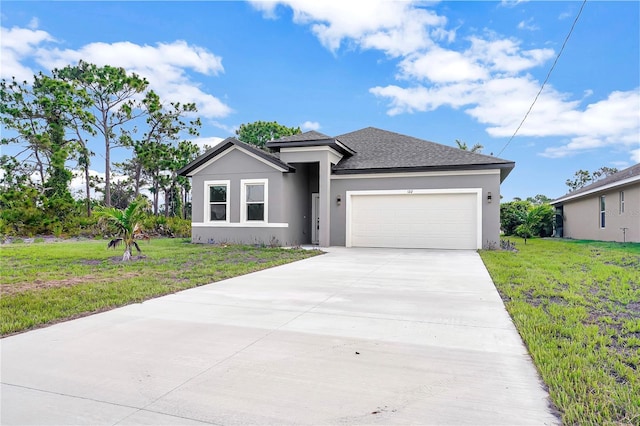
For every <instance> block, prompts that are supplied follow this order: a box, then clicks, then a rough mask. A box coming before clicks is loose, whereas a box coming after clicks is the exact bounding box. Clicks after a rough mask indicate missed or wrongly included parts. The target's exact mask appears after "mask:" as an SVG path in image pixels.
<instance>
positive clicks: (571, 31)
mask: <svg viewBox="0 0 640 426" xmlns="http://www.w3.org/2000/svg"><path fill="white" fill-rule="evenodd" d="M585 4H587V0H584V1H583V2H582V5H581V6H580V10H579V11H578V14H577V15H576V19H574V20H573V24H572V25H571V29H570V30H569V33H568V34H567V36H566V37H565V39H564V43H562V47H561V48H560V51H559V52H558V55H557V56H556V59H555V60H554V61H553V64H552V65H551V68H549V72H548V73H547V77H546V78H545V79H544V81H543V82H542V86H540V90H538V93H537V94H536V97H535V98H534V99H533V102H531V106H530V107H529V110H528V111H527V113H526V114H525V115H524V117H523V118H522V121H521V122H520V124H519V125H518V128H517V129H516V131H515V132H513V135H511V137H510V138H509V140H508V141H507V143H506V144H505V145H504V147H503V148H502V149H501V150H500V152H499V153H498V155H497V157H499V156H500V154H502V152H503V151H504V150H505V149H507V147H508V146H509V144H510V143H511V141H512V140H513V138H515V137H516V135H517V134H518V131H519V130H520V128H521V127H522V125H523V124H524V122H525V120H526V119H527V117H528V116H529V113H530V112H531V110H532V109H533V106H534V105H535V104H536V101H537V100H538V97H539V96H540V93H542V90H543V89H544V86H545V85H546V84H547V81H549V77H551V73H552V72H553V69H554V68H555V67H556V64H557V63H558V59H560V55H562V52H563V51H564V47H565V46H566V45H567V42H568V41H569V37H571V33H573V29H574V28H575V26H576V23H577V22H578V18H580V15H581V14H582V9H584V5H585Z"/></svg>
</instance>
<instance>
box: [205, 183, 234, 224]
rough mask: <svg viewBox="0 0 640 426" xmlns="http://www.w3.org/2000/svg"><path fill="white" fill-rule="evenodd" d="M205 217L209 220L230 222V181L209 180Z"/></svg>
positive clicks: (206, 186)
mask: <svg viewBox="0 0 640 426" xmlns="http://www.w3.org/2000/svg"><path fill="white" fill-rule="evenodd" d="M205 188H206V189H205V191H206V193H208V194H207V197H208V198H207V199H208V203H205V218H206V220H207V221H209V222H229V181H207V182H205Z"/></svg>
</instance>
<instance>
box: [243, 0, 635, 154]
mask: <svg viewBox="0 0 640 426" xmlns="http://www.w3.org/2000/svg"><path fill="white" fill-rule="evenodd" d="M520 3H522V1H519V0H516V1H503V2H502V3H501V5H502V6H507V7H513V6H516V5H518V4H520ZM254 5H255V7H256V8H257V9H259V10H261V11H262V12H263V13H265V14H267V15H269V16H271V17H273V16H275V11H276V8H277V7H278V6H285V7H290V8H291V10H292V11H293V19H294V21H295V22H296V23H298V24H301V25H307V26H309V27H310V28H311V30H312V32H313V33H314V34H315V35H316V36H317V37H318V40H319V41H320V42H321V43H322V45H324V46H325V47H326V48H327V49H329V50H331V51H334V52H335V51H336V50H337V49H339V48H340V47H341V46H344V45H348V44H350V45H351V46H355V47H359V48H361V49H375V50H380V51H382V52H383V53H385V54H386V55H387V56H389V57H391V58H398V62H397V65H398V72H397V75H396V78H397V79H398V80H399V82H402V83H403V84H402V85H401V84H390V85H387V86H377V87H372V88H371V89H370V90H369V91H370V93H372V94H373V95H375V96H377V97H379V98H382V99H386V100H387V101H388V102H389V104H388V109H387V113H388V114H389V115H398V114H403V113H415V112H425V111H432V110H435V109H437V108H440V107H451V108H457V109H462V110H464V111H465V113H467V114H468V115H470V116H471V117H473V118H474V119H475V120H477V121H478V122H479V123H482V124H485V125H486V129H487V132H488V133H489V134H490V135H491V136H494V137H509V136H511V135H512V134H513V132H514V131H515V129H516V128H517V127H518V125H519V123H520V122H521V121H522V118H523V117H524V115H525V113H526V112H527V110H528V109H529V107H530V105H531V103H532V101H533V99H534V98H535V96H536V94H537V93H538V90H539V89H540V82H539V81H537V80H536V79H534V78H533V77H532V76H531V75H530V74H529V72H530V70H532V69H533V68H535V67H540V66H543V65H547V64H548V62H549V61H550V60H551V59H552V58H553V57H554V56H555V54H556V52H555V51H554V50H553V49H548V48H524V47H523V46H522V42H521V41H520V40H517V39H515V38H505V37H501V36H499V35H498V34H495V33H493V32H490V31H487V30H484V32H482V33H480V34H476V35H473V36H470V37H469V38H468V39H467V40H466V41H467V42H468V44H467V47H466V48H462V49H460V48H457V49H453V48H451V46H450V43H451V42H452V41H454V40H455V38H456V30H455V29H449V28H447V18H446V17H444V16H440V15H438V14H437V13H436V12H435V11H433V10H429V9H428V8H429V5H428V4H426V3H423V2H416V1H399V2H393V1H372V2H368V3H367V6H366V7H363V6H362V5H361V4H358V3H355V2H354V3H352V2H346V1H338V0H329V1H325V2H317V1H314V0H303V1H293V0H291V1H279V2H271V3H268V4H266V3H262V2H260V3H254ZM562 18H563V17H562V16H561V17H560V19H562ZM518 27H519V28H520V29H526V30H536V29H538V27H537V26H536V25H535V22H534V20H533V18H529V19H525V20H523V21H521V22H520V23H519V25H518ZM458 44H460V43H458ZM403 85H404V86H405V87H402V86H403ZM592 96H593V92H592V91H591V90H590V89H585V91H584V93H583V98H582V99H576V98H575V96H574V95H573V94H570V93H563V92H561V91H558V90H556V89H555V88H554V87H553V85H551V84H548V85H546V87H545V89H544V91H543V92H542V93H541V95H540V97H539V98H538V100H537V102H536V105H535V106H534V108H533V110H532V111H531V113H530V115H529V116H528V118H527V120H526V122H525V123H524V125H523V126H522V128H521V129H520V130H519V133H518V134H519V135H522V136H530V137H553V136H556V137H561V138H562V140H564V142H561V143H563V145H559V146H554V147H549V148H547V149H546V150H545V151H544V153H543V155H546V156H550V157H559V156H565V155H571V154H573V153H576V152H580V151H584V150H591V149H599V148H604V147H618V148H620V147H622V148H623V149H627V150H629V149H631V148H635V147H636V146H637V145H638V143H639V141H638V135H639V134H640V126H639V124H638V123H639V122H640V119H639V118H638V115H639V114H640V110H639V108H638V105H639V104H640V95H639V93H638V89H634V90H629V91H620V92H613V93H611V94H610V95H609V96H608V97H607V98H606V99H600V100H594V101H592V103H591V104H587V103H586V99H585V98H587V97H588V98H591V97H592ZM633 155H637V154H636V150H633Z"/></svg>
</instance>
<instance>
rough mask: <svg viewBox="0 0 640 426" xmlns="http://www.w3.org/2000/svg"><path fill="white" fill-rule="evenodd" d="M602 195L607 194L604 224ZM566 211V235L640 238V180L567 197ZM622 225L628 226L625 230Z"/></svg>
mask: <svg viewBox="0 0 640 426" xmlns="http://www.w3.org/2000/svg"><path fill="white" fill-rule="evenodd" d="M621 193H623V194H624V208H622V206H621ZM601 196H604V201H605V208H604V227H602V226H601V222H600V221H601V213H602V211H601V205H600V201H601V198H600V197H601ZM563 215H564V217H563V222H564V237H566V238H574V239H581V240H582V239H585V240H601V241H619V242H622V241H623V239H625V240H626V241H627V242H640V184H638V183H635V184H633V185H628V186H623V187H618V188H615V189H614V188H612V189H610V190H605V191H602V192H596V193H594V194H589V195H588V196H585V197H584V198H578V199H575V200H568V201H565V202H564V207H563ZM622 228H626V231H625V233H623V230H622ZM625 234H626V236H625Z"/></svg>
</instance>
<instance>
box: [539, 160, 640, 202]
mask: <svg viewBox="0 0 640 426" xmlns="http://www.w3.org/2000/svg"><path fill="white" fill-rule="evenodd" d="M635 176H640V163H638V164H636V165H635V166H631V167H629V168H627V169H624V170H620V171H619V172H616V173H614V174H612V175H609V176H607V177H605V178H603V179H600V180H599V181H597V182H594V183H592V184H590V185H587V186H583V187H582V188H580V189H576V190H575V191H573V192H569V193H568V194H565V195H563V196H562V197H560V198H556V199H555V200H553V201H552V202H551V204H555V203H557V202H559V201H564V200H567V199H568V200H570V199H572V198H580V196H581V195H583V194H584V195H586V193H592V192H594V190H597V189H598V188H600V187H603V186H608V185H611V184H615V183H616V182H620V181H623V180H625V179H629V178H632V177H635Z"/></svg>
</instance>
